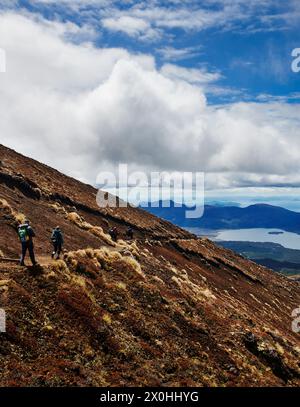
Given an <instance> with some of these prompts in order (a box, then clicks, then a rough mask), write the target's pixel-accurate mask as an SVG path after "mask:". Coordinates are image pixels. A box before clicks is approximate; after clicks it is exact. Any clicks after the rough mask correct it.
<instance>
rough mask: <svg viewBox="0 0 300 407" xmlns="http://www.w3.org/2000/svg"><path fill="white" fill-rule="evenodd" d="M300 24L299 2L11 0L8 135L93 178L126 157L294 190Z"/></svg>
mask: <svg viewBox="0 0 300 407" xmlns="http://www.w3.org/2000/svg"><path fill="white" fill-rule="evenodd" d="M299 22H300V2H299V1H298V0H287V1H281V0H248V1H244V0H206V1H195V0H194V1H193V0H190V1H185V0H181V1H179V0H171V1H159V0H150V1H147V2H146V1H145V2H144V1H140V2H139V1H131V0H123V1H113V0H61V1H56V0H9V1H8V0H0V48H3V49H4V50H5V51H6V52H7V66H8V69H7V73H6V74H5V80H4V76H3V75H2V76H1V78H0V80H1V85H2V95H1V97H0V107H1V109H2V126H3V129H0V130H1V134H2V136H1V139H0V141H1V142H3V143H4V144H8V145H9V146H11V147H13V148H16V149H18V150H20V149H21V150H22V152H24V153H25V154H28V155H30V156H32V157H34V158H40V159H41V160H42V161H45V162H47V163H48V164H50V165H53V166H55V167H56V168H58V169H60V170H62V171H64V172H67V173H68V174H70V175H72V176H75V177H77V178H79V179H81V180H83V181H87V182H91V183H94V182H95V179H96V177H97V173H98V172H99V171H102V170H103V169H105V170H107V169H111V170H113V169H114V168H115V167H116V166H117V164H118V163H128V164H129V165H130V166H131V167H132V169H134V170H136V169H137V170H143V171H146V172H147V171H152V170H172V171H174V170H178V171H203V172H205V173H206V179H207V182H206V184H207V188H208V190H209V191H212V192H210V193H211V194H214V191H215V193H216V194H221V195H222V191H226V192H223V194H228V193H229V195H230V194H231V193H232V194H234V193H235V194H236V193H239V194H241V195H243V196H245V195H247V191H248V192H249V194H250V195H251V197H252V196H253V195H260V196H262V195H264V194H267V195H268V194H269V196H272V197H273V196H274V195H275V196H276V194H278V196H279V195H280V196H282V195H285V194H286V195H293V196H294V195H297V194H298V191H299V187H300V171H299V162H300V152H299V151H300V138H299V131H300V115H299V113H300V108H299V106H300V86H299V84H300V73H298V74H296V73H295V72H293V71H292V69H291V63H292V60H293V58H292V56H291V52H292V50H293V49H294V48H300V32H299ZM1 98H2V100H1ZM7 99H9V100H11V101H12V103H11V104H10V105H9V106H8V104H7ZM75 101H76V103H75ZM12 106H14V107H12ZM33 112H34V113H33ZM21 133H22V136H21V135H20V134H21ZM53 141H54V143H53ZM57 141H58V142H59V144H60V149H59V151H56V150H55V144H56V143H57ZM53 144H54V146H53ZM67 154H68V157H69V158H66V155H67ZM220 191H221V192H220ZM228 191H229V192H228ZM237 191H238V192H237ZM272 199H273V198H272Z"/></svg>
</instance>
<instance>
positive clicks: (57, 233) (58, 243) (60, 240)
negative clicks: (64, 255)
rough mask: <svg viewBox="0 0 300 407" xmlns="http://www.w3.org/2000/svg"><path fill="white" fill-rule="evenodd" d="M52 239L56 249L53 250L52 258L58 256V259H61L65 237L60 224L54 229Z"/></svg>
mask: <svg viewBox="0 0 300 407" xmlns="http://www.w3.org/2000/svg"><path fill="white" fill-rule="evenodd" d="M51 241H52V244H53V249H54V251H53V252H52V256H51V257H52V259H54V258H55V257H56V259H59V257H60V253H61V252H62V246H63V244H64V237H63V234H62V232H61V230H60V227H59V226H56V228H55V229H53V231H52V235H51Z"/></svg>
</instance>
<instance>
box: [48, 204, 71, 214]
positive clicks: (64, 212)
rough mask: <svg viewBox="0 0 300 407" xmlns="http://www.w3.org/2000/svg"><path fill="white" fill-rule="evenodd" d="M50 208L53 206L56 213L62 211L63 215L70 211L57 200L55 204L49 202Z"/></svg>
mask: <svg viewBox="0 0 300 407" xmlns="http://www.w3.org/2000/svg"><path fill="white" fill-rule="evenodd" d="M49 206H50V208H52V209H53V210H54V211H55V212H56V213H62V214H63V215H65V216H67V215H68V212H67V211H66V210H65V208H64V207H63V206H62V205H60V204H59V203H57V202H55V203H54V204H49Z"/></svg>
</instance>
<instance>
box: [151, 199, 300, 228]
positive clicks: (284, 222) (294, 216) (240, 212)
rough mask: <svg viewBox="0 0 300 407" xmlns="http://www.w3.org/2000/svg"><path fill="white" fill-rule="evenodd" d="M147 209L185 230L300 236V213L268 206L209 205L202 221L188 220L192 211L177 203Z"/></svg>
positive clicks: (160, 204)
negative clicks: (276, 232)
mask: <svg viewBox="0 0 300 407" xmlns="http://www.w3.org/2000/svg"><path fill="white" fill-rule="evenodd" d="M146 209H147V210H148V211H149V212H150V213H152V214H154V215H156V216H159V217H161V218H163V219H165V220H168V221H170V222H172V223H175V224H176V225H178V226H181V227H195V228H202V229H211V230H219V229H250V228H276V229H282V230H285V231H287V232H295V233H300V213H298V212H293V211H290V210H288V209H284V208H281V207H279V206H273V205H267V204H255V205H250V206H248V207H246V208H240V207H237V206H216V205H205V210H204V215H203V217H202V218H200V219H186V216H185V212H186V211H187V210H189V209H190V208H188V207H187V206H182V207H180V208H177V207H175V204H174V202H171V207H170V208H163V207H162V202H160V203H159V206H158V207H149V208H146Z"/></svg>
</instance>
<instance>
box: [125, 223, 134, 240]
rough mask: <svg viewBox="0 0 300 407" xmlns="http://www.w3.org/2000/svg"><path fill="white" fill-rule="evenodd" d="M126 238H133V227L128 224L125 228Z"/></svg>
mask: <svg viewBox="0 0 300 407" xmlns="http://www.w3.org/2000/svg"><path fill="white" fill-rule="evenodd" d="M126 238H127V239H129V240H132V239H133V229H132V227H131V226H129V227H128V228H127V230H126Z"/></svg>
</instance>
